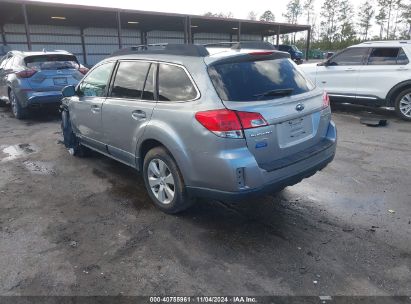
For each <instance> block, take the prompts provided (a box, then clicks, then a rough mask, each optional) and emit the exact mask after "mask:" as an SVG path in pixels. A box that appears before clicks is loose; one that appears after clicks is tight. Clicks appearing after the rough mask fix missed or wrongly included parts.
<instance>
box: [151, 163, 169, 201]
mask: <svg viewBox="0 0 411 304" xmlns="http://www.w3.org/2000/svg"><path fill="white" fill-rule="evenodd" d="M147 174H148V182H149V184H150V189H151V191H152V192H153V194H154V196H155V197H156V198H157V199H158V201H159V202H160V203H162V204H165V205H167V204H170V203H171V202H172V201H173V198H174V195H175V184H174V177H173V175H172V174H171V171H170V169H169V168H168V167H167V165H166V163H165V162H164V161H162V160H161V159H158V158H155V159H152V160H151V161H150V163H149V165H148V170H147Z"/></svg>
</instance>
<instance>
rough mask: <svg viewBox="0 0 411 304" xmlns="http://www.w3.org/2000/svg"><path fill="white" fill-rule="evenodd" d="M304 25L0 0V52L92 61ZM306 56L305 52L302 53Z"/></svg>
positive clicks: (260, 36)
mask: <svg viewBox="0 0 411 304" xmlns="http://www.w3.org/2000/svg"><path fill="white" fill-rule="evenodd" d="M310 29H311V28H310V26H308V25H297V24H287V23H274V22H260V21H251V20H240V19H225V18H215V17H204V16H196V15H183V14H168V13H159V12H148V11H138V10H128V9H122V8H118V9H116V8H102V7H91V6H82V5H81V6H80V5H68V4H56V3H45V2H33V1H27V0H0V31H1V37H0V52H1V48H2V49H4V50H42V49H47V50H67V51H69V52H72V53H74V54H75V55H77V57H78V58H79V60H80V61H81V62H82V63H83V64H85V65H88V66H90V65H93V64H95V63H97V62H98V61H100V60H101V59H103V58H104V57H106V56H107V55H109V54H111V53H112V52H113V51H116V50H118V49H119V48H123V47H127V46H132V45H138V44H147V43H159V42H170V43H200V44H202V43H213V42H226V41H255V40H263V39H264V38H265V37H270V36H276V41H277V44H278V43H279V36H280V35H282V34H289V33H294V32H300V31H307V51H308V49H309V41H310ZM306 53H307V54H308V52H306Z"/></svg>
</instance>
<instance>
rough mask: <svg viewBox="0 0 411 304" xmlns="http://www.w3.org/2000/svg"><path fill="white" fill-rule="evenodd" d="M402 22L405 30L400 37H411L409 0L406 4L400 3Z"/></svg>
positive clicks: (410, 3)
mask: <svg viewBox="0 0 411 304" xmlns="http://www.w3.org/2000/svg"><path fill="white" fill-rule="evenodd" d="M400 9H401V17H402V22H404V23H405V30H404V32H403V34H402V35H401V36H402V37H401V38H408V39H411V1H408V3H407V4H403V3H402V4H400Z"/></svg>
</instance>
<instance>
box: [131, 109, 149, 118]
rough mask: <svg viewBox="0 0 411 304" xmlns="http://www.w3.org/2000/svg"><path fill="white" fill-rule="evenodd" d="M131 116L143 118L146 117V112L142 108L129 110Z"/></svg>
mask: <svg viewBox="0 0 411 304" xmlns="http://www.w3.org/2000/svg"><path fill="white" fill-rule="evenodd" d="M131 117H133V119H135V120H139V119H144V118H146V117H147V116H146V112H144V111H142V110H135V111H133V112H131Z"/></svg>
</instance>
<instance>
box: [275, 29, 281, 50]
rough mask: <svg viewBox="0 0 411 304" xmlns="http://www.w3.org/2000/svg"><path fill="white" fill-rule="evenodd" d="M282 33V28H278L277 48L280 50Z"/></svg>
mask: <svg viewBox="0 0 411 304" xmlns="http://www.w3.org/2000/svg"><path fill="white" fill-rule="evenodd" d="M280 32H281V27H280V26H278V27H277V42H276V45H277V48H278V47H279V45H280Z"/></svg>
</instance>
